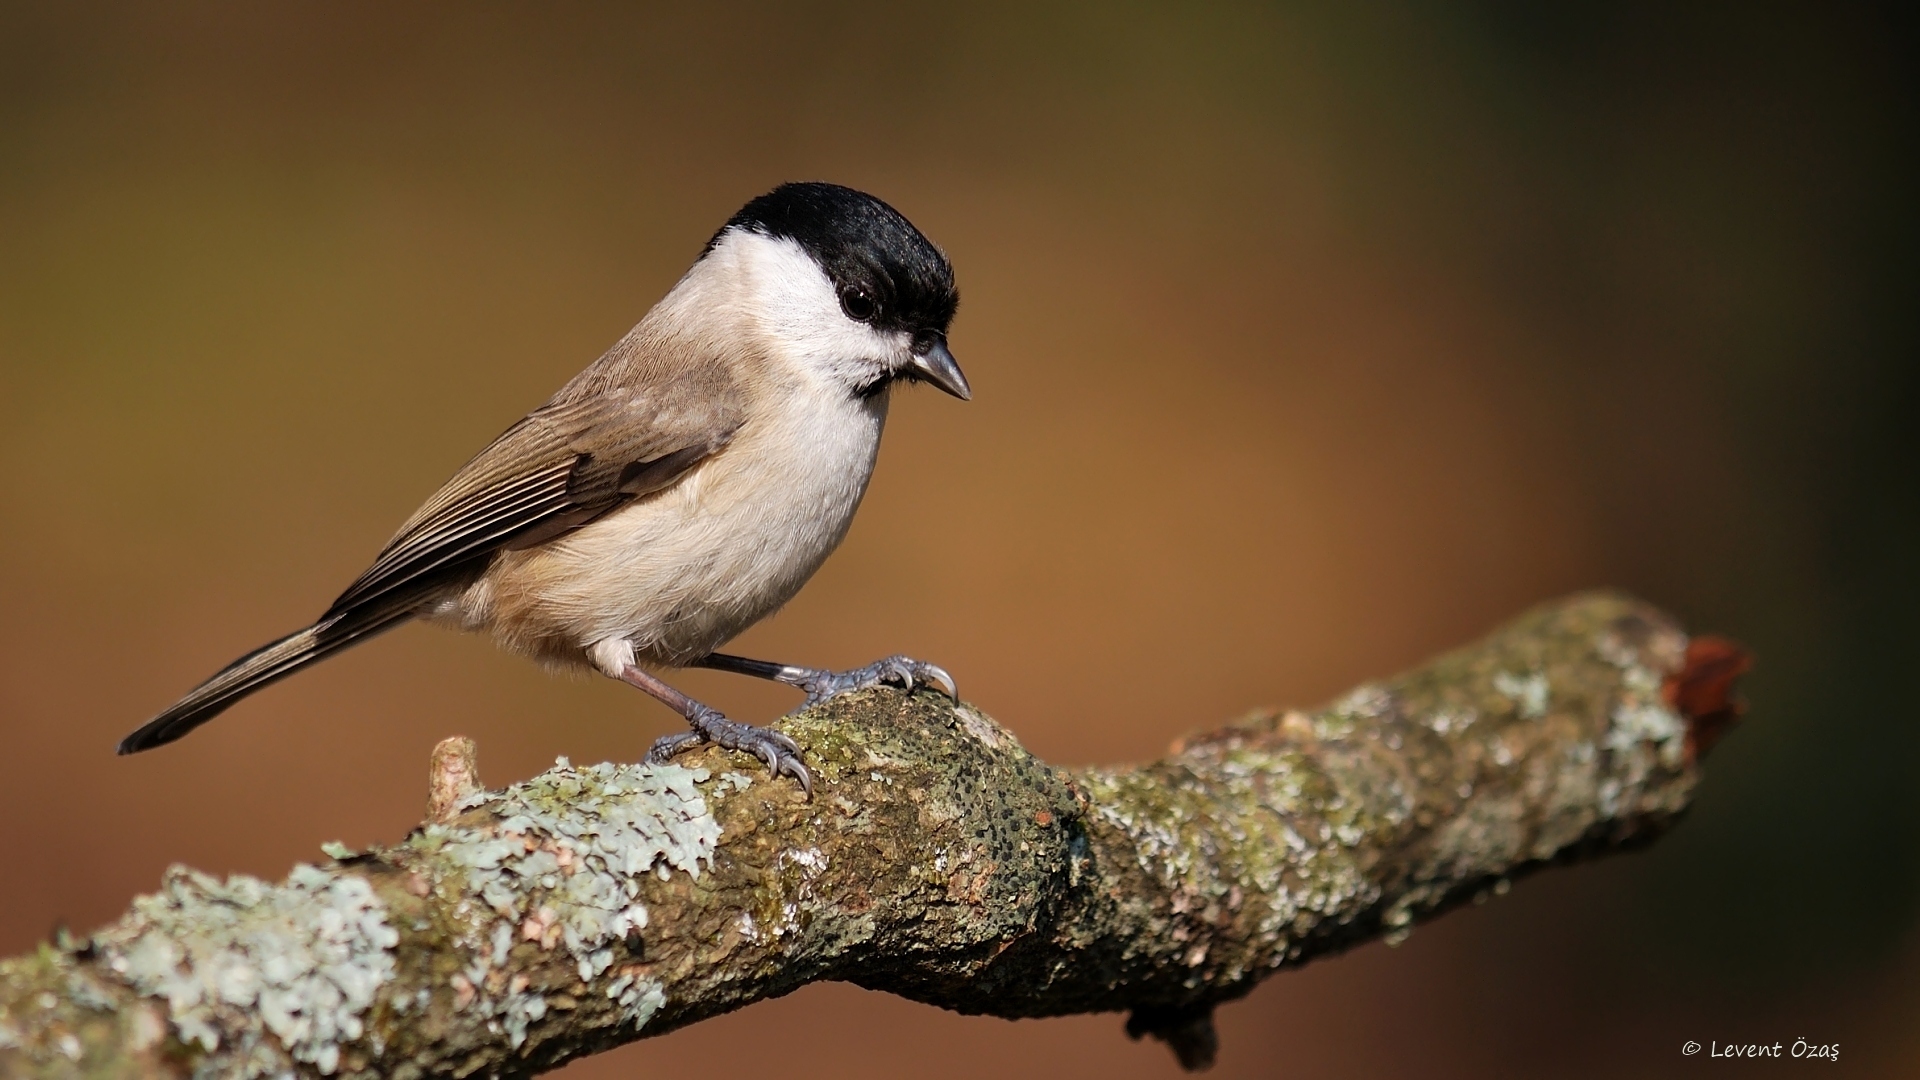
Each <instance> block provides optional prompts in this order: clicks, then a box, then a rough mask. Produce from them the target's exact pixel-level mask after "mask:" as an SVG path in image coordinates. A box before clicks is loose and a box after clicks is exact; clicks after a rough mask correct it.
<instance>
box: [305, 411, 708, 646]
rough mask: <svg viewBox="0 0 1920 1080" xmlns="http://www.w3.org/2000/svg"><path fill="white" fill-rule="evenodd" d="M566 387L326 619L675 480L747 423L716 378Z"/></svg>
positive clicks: (508, 436)
mask: <svg viewBox="0 0 1920 1080" xmlns="http://www.w3.org/2000/svg"><path fill="white" fill-rule="evenodd" d="M570 389H571V388H570ZM716 390H718V391H719V392H716ZM565 394H566V392H564V391H563V396H562V397H561V398H556V400H555V401H554V402H553V403H550V404H548V405H546V406H543V407H542V408H540V409H536V410H535V411H533V412H532V413H529V414H528V415H527V416H526V418H525V419H523V420H521V421H520V422H519V423H517V424H515V425H513V426H512V427H510V428H508V429H507V430H506V431H505V432H504V433H503V434H502V435H501V436H500V437H499V438H497V439H495V440H494V441H493V442H492V443H491V444H490V445H489V446H488V447H487V448H486V449H485V450H482V451H480V453H479V454H477V455H475V456H474V458H473V460H471V461H469V462H467V463H466V465H464V466H462V467H461V469H460V471H459V472H458V473H456V474H454V477H453V479H451V480H449V481H447V483H446V485H445V486H444V487H442V488H441V489H440V490H439V491H438V492H437V493H435V495H434V496H433V497H432V498H430V499H428V500H427V502H426V505H424V506H422V507H421V508H420V509H419V510H418V511H416V512H415V513H414V515H413V517H412V518H411V519H409V520H408V521H407V523H406V524H405V525H403V526H401V527H400V531H399V533H397V534H396V535H395V536H394V538H393V539H392V540H391V541H389V542H388V543H387V546H386V548H385V549H384V550H382V551H381V552H380V555H379V557H378V558H376V559H375V560H374V562H373V565H372V566H369V567H368V568H367V570H366V572H365V573H363V574H361V575H360V578H359V580H357V581H355V582H354V583H353V584H352V585H351V586H349V587H348V588H347V591H346V592H344V593H341V594H340V598H339V599H337V600H335V601H334V602H333V606H332V607H331V608H329V609H327V613H326V614H325V615H323V616H321V622H322V623H325V622H327V621H328V620H330V619H335V618H338V617H339V616H342V615H345V614H347V613H349V612H351V611H354V610H356V609H363V608H367V607H370V606H372V607H385V606H387V604H386V601H389V600H393V599H397V594H406V593H411V592H414V591H415V589H416V587H417V586H423V585H426V584H428V583H430V582H438V581H440V580H443V579H444V578H445V577H446V576H448V575H450V574H453V573H455V572H456V571H458V570H460V569H463V568H466V567H470V566H471V565H473V564H474V563H476V562H478V561H480V560H483V559H485V558H487V557H489V556H491V555H492V554H493V553H494V552H496V551H499V550H501V549H502V548H508V547H526V546H529V545H530V544H533V543H538V542H540V541H541V540H546V539H551V538H552V537H554V536H556V535H559V534H560V533H563V532H566V531H567V530H569V529H575V528H579V527H580V526H581V525H584V524H586V523H587V522H589V521H592V520H593V519H594V518H596V517H599V516H600V515H602V514H604V513H606V512H607V511H609V510H612V509H613V508H614V507H616V506H619V505H620V504H621V503H623V502H626V501H627V500H629V499H632V498H635V497H637V496H640V495H645V494H647V493H648V492H651V491H657V490H659V489H660V488H663V487H665V486H667V485H668V484H671V483H672V482H673V481H674V480H676V479H678V478H679V477H680V476H682V475H683V474H685V472H686V471H687V470H688V469H690V468H692V467H693V466H694V465H696V464H698V463H699V462H700V461H702V460H704V459H706V458H707V457H709V456H711V455H712V454H713V453H715V452H716V451H718V450H719V449H720V448H721V447H723V446H725V445H726V444H727V441H728V440H729V439H731V438H732V437H733V433H734V432H735V431H736V430H738V428H739V426H740V417H741V408H740V403H739V399H738V396H737V395H736V394H733V393H731V392H727V390H726V388H724V387H716V386H714V385H713V383H712V382H711V381H710V380H695V381H693V385H685V384H682V385H674V384H673V383H672V382H668V383H667V384H666V385H659V386H652V387H637V388H636V387H607V388H596V389H595V390H594V391H593V392H592V393H591V394H590V395H589V396H585V397H579V398H576V399H574V400H566V398H565Z"/></svg>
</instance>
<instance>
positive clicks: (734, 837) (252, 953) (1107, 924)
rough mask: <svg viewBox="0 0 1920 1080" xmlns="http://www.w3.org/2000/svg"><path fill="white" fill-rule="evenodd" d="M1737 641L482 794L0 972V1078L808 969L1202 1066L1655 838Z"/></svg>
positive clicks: (911, 721)
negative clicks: (1122, 720)
mask: <svg viewBox="0 0 1920 1080" xmlns="http://www.w3.org/2000/svg"><path fill="white" fill-rule="evenodd" d="M1744 665H1745V657H1744V654H1743V653H1741V652H1740V651H1739V650H1738V649H1737V647H1733V646H1730V645H1727V644H1726V643H1723V642H1717V641H1715V640H1713V639H1701V640H1698V641H1694V642H1691V643H1690V642H1689V641H1688V639H1687V638H1686V637H1685V635H1684V634H1682V633H1681V631H1680V630H1679V629H1678V628H1677V626H1676V625H1675V624H1674V623H1673V622H1672V621H1671V620H1670V619H1669V618H1667V617H1666V616H1664V615H1662V614H1661V613H1659V612H1657V611H1655V610H1654V609H1652V608H1650V607H1647V606H1646V605H1644V604H1641V603H1639V602H1637V601H1634V600H1632V599H1629V598H1626V597H1622V596H1619V595H1615V594H1589V595H1585V596H1579V597H1574V598H1571V599H1569V600H1566V601H1562V602H1559V603H1556V604H1552V605H1549V606H1546V607H1543V608H1541V609H1538V610H1536V611H1534V612H1532V613H1530V614H1528V615H1526V616H1524V617H1522V618H1520V619H1519V620H1517V621H1515V622H1514V623H1512V624H1511V625H1509V626H1507V627H1506V628H1504V629H1502V630H1501V631H1499V632H1498V633H1496V634H1495V635H1493V636H1492V637H1490V638H1488V639H1486V640H1485V641H1482V642H1480V643H1478V644H1476V645H1473V646H1470V647H1468V648H1466V649H1463V650H1461V651H1459V652H1456V653H1453V654H1450V655H1448V656H1444V657H1441V658H1440V659H1438V660H1435V661H1433V662H1432V663H1430V664H1428V665H1426V666H1425V667H1423V668H1420V669H1418V670H1416V671H1413V672H1411V673H1409V674H1407V675H1404V676H1401V677H1400V678H1397V679H1394V680H1391V681H1388V682H1381V683H1369V684H1367V685H1364V686H1361V687H1360V688H1358V689H1356V690H1354V691H1352V692H1351V693H1349V694H1347V695H1346V696H1345V697H1343V698H1341V699H1340V700H1339V701H1337V702H1335V703H1333V704H1332V705H1330V706H1328V707H1326V708H1324V709H1322V710H1320V711H1319V712H1316V713H1311V714H1309V713H1302V712H1287V713H1272V712H1264V713H1258V714H1255V715H1253V716H1251V717H1248V718H1247V719H1245V720H1242V721H1240V722H1239V723H1236V724H1233V725H1231V726H1228V727H1224V728H1221V729H1220V730H1218V731H1213V732H1209V733H1207V734H1204V735H1200V736H1196V737H1193V738H1189V739H1187V740H1184V742H1183V743H1182V744H1180V745H1176V747H1175V748H1174V752H1173V753H1172V755H1171V756H1169V757H1167V758H1165V759H1163V760H1161V761H1158V762H1155V763H1153V764H1150V765H1145V766H1141V767H1138V768H1123V769H1087V770H1075V771H1068V770H1061V769H1055V768H1052V767H1050V766H1048V765H1047V764H1045V763H1044V762H1041V761H1040V760H1038V759H1036V758H1034V757H1033V756H1032V755H1030V754H1028V753H1027V752H1026V751H1025V750H1023V749H1021V747H1020V745H1019V744H1018V743H1017V742H1015V741H1014V739H1013V737H1012V736H1011V735H1009V734H1008V733H1007V732H1006V731H1005V730H1004V729H1002V728H1000V727H999V726H998V725H997V724H995V723H994V722H993V721H992V720H990V719H988V718H987V717H986V716H984V715H982V714H981V713H979V712H978V711H976V710H974V709H973V708H971V707H969V706H966V705H954V704H952V703H950V702H948V701H946V700H945V699H943V698H941V697H938V696H937V695H934V694H930V693H920V694H913V695H903V694H900V693H897V692H892V691H872V692H867V693H862V694H855V695H848V696H846V697H843V698H840V699H836V700H835V701H833V702H831V703H829V704H827V705H825V706H823V707H820V708H816V709H813V710H811V711H809V712H806V713H804V714H801V715H798V716H794V717H791V718H789V719H788V720H787V721H785V724H784V728H785V730H786V731H787V732H788V733H789V734H791V735H792V736H793V737H794V738H795V739H797V740H798V741H799V742H800V744H801V745H802V746H805V747H806V748H807V760H808V763H809V764H810V765H811V766H812V767H813V768H814V769H815V775H816V776H817V778H818V779H817V785H816V795H815V797H814V799H813V801H811V802H806V801H803V800H802V798H801V795H800V792H799V789H798V787H797V786H796V785H794V784H791V783H785V782H778V781H775V780H772V779H770V778H768V777H767V776H766V774H765V773H764V772H762V771H761V770H760V769H759V768H758V767H757V765H755V764H754V763H750V762H747V761H744V760H741V759H740V758H739V755H736V754H730V753H727V752H724V751H719V750H715V749H707V750H704V751H701V752H698V753H692V754H688V755H686V756H685V757H683V758H682V759H681V761H682V764H678V765H672V766H666V767H649V766H644V765H612V764H605V765H596V766H591V767H573V766H569V765H567V764H566V763H565V762H564V761H562V762H561V763H560V764H559V765H557V766H556V767H555V768H554V769H553V770H551V771H549V772H547V773H544V774H542V775H540V776H537V777H534V778H533V779H531V780H528V781H526V782H524V783H520V784H516V785H514V786H512V787H510V788H507V789H506V790H504V791H495V792H489V791H484V790H480V789H479V787H478V782H477V778H476V777H475V776H474V775H473V759H472V752H471V744H467V745H466V746H464V747H462V746H460V745H458V744H453V745H447V744H443V746H442V747H441V748H440V749H439V750H437V751H436V754H435V761H436V767H435V782H434V785H433V810H432V813H431V814H430V818H431V820H430V822H429V823H428V824H425V825H423V826H422V827H421V828H419V829H416V830H415V831H414V833H413V834H412V835H410V836H408V837H407V838H406V839H405V840H403V841H402V842H401V843H399V844H397V845H395V846H393V847H389V848H380V849H375V850H372V851H367V852H362V853H358V854H354V853H350V852H346V851H344V850H338V849H335V850H331V851H330V852H329V854H330V855H332V856H333V859H332V861H331V862H330V863H329V864H328V865H325V866H322V867H309V866H300V867H297V868H295V870H294V872H293V873H292V874H291V875H290V876H289V877H288V878H287V880H286V881H284V882H282V883H279V884H268V883H266V882H262V881H259V880H257V879H253V878H249V877H245V876H235V877H231V878H228V879H227V880H225V881H219V880H216V879H214V878H211V877H209V876H206V875H203V874H200V873H198V872H195V871H192V870H187V869H184V868H175V869H174V870H171V871H169V872H168V874H167V877H166V880H165V883H164V884H163V885H162V887H161V890H160V891H159V892H158V893H155V894H153V895H150V896H143V897H140V898H139V899H137V900H135V901H134V904H133V908H132V910H131V911H130V912H128V913H127V914H126V915H125V916H123V917H122V918H121V919H120V920H119V921H118V922H116V923H114V924H112V925H111V926H108V927H106V928H105V929H103V930H101V931H99V932H98V933H96V934H95V935H93V936H92V937H91V938H90V939H88V940H86V941H84V942H79V941H74V940H71V939H66V938H64V937H63V938H62V939H61V940H58V941H56V942H54V943H51V944H48V945H46V946H43V947H42V948H40V949H39V950H38V951H37V952H35V953H33V954H31V955H27V956H23V957H18V958H15V959H12V960H8V961H6V962H4V964H0V1073H4V1074H6V1075H9V1076H11V1075H16V1074H18V1073H25V1072H31V1073H32V1074H34V1075H41V1074H44V1075H52V1076H61V1075H72V1076H81V1075H86V1076H104V1075H128V1076H165V1077H174V1076H267V1075H279V1074H283V1073H286V1072H289V1071H291V1072H294V1073H297V1074H302V1075H313V1074H319V1075H336V1076H367V1077H372V1076H381V1077H394V1078H399V1080H409V1078H416V1077H439V1076H456V1077H458V1076H472V1075H487V1076H496V1075H497V1076H520V1075H527V1074H531V1073H535V1072H539V1071H541V1070H544V1069H548V1068H551V1067H553V1066H556V1065H558V1064H560V1063H562V1062H564V1061H567V1060H569V1059H572V1058H576V1057H580V1056H582V1055H585V1054H591V1053H594V1052H596V1051H598V1050H603V1049H607V1048H609V1047H612V1046H616V1045H619V1044H621V1043H625V1042H628V1041H631V1040H633V1039H637V1038H642V1037H645V1036H649V1035H656V1034H660V1033H662V1032H665V1031H670V1030H672V1029H674V1028H677V1027H680V1026H682V1025H685V1024H691V1023H694V1022H696V1021H699V1020H703V1019H705V1018H707V1017H710V1016H715V1015H718V1014H720V1013H723V1012H727V1011H729V1010H732V1009H737V1008H739V1007H741V1006H743V1005H746V1004H749V1003H751V1002H754V1001H758V1000H762V999H764V998H769V997H775V996H778V995H780V994H784V993H787V992H788V991H791V990H794V989H796V988H798V987H800V986H802V985H805V984H807V983H810V982H815V981H819V980H823V979H834V980H844V981H848V982H853V983H857V984H859V985H862V986H866V987H870V988H873V989H880V990H888V991H891V992H893V993H897V994H902V995H904V996H907V997H910V998H913V999H915V1000H918V1001H924V1002H927V1003H929V1004H933V1005H939V1006H941V1007H944V1008H949V1009H956V1010H959V1011H962V1012H970V1013H989V1014H993V1015H997V1016H1007V1017H1022V1016H1051V1015H1060V1014H1064V1013H1081V1012H1098V1011H1120V1010H1125V1011H1130V1012H1131V1014H1132V1015H1131V1019H1130V1020H1129V1021H1128V1023H1127V1030H1128V1032H1129V1033H1130V1034H1133V1035H1134V1036H1136V1037H1138V1036H1140V1035H1143V1034H1151V1035H1154V1036H1156V1037H1158V1038H1161V1039H1163V1040H1165V1041H1167V1042H1168V1043H1169V1044H1170V1045H1171V1046H1172V1048H1173V1049H1174V1051H1175V1052H1176V1053H1177V1054H1178V1055H1179V1056H1180V1059H1181V1061H1182V1062H1183V1063H1184V1064H1186V1065H1187V1066H1188V1067H1190V1068H1197V1067H1204V1066H1205V1065H1206V1064H1208V1063H1209V1062H1210V1061H1211V1059H1212V1054H1213V1047H1214V1034H1213V1028H1212V1023H1211V1015H1212V1010H1213V1007H1214V1006H1215V1005H1217V1004H1218V1003H1220V1002H1222V1001H1228V1000H1231V999H1234V998H1237V997H1239V996H1241V995H1243V994H1245V993H1247V992H1248V991H1249V990H1251V989H1252V988H1253V987H1254V985H1255V984H1257V983H1258V982H1259V981H1260V980H1261V979H1263V978H1265V977H1266V976H1267V975H1268V974H1270V973H1271V972H1273V971H1275V970H1278V969H1281V968H1286V967H1293V966H1297V965H1300V964H1303V963H1305V962H1306V961H1308V960H1310V959H1313V958H1314V957H1318V956H1326V955H1330V954H1332V953H1336V952H1338V951H1340V950H1342V949H1345V948H1347V947H1349V946H1351V945H1354V944H1356V943H1358V942H1361V941H1365V940H1367V939H1370V938H1373V937H1376V936H1385V937H1386V938H1387V940H1389V941H1397V940H1398V939H1399V938H1403V937H1405V936H1406V934H1408V933H1409V932H1410V931H1411V929H1412V927H1413V925H1414V924H1415V923H1416V922H1417V921H1419V920H1421V919H1423V918H1427V917H1430V916H1432V915H1434V914H1437V913H1438V912H1440V911H1443V910H1445V909H1446V908H1448V907H1450V906H1452V905H1454V904H1457V903H1460V902H1462V901H1464V900H1468V899H1471V898H1474V897H1476V896H1479V895H1481V894H1483V893H1485V892H1487V891H1490V890H1491V891H1495V892H1498V891H1504V889H1505V886H1506V883H1507V881H1508V880H1510V879H1512V878H1514V877H1516V876H1518V875H1521V874H1524V873H1527V872H1529V871H1531V870H1534V869H1537V868H1539V867H1542V866H1545V865H1548V864H1551V863H1555V862H1561V861H1566V860H1570V859H1574V858H1581V857H1585V856H1589V855H1594V854H1599V853H1602V852H1605V851H1611V850H1615V849H1619V848H1623V847H1628V846H1631V845H1634V844H1637V843H1641V842H1644V841H1646V840H1648V839H1650V838H1652V837H1653V836H1655V835H1657V834H1658V833H1660V832H1661V831H1662V830H1663V829H1665V828H1666V827H1667V826H1668V825H1669V824H1671V823H1672V821H1673V820H1674V819H1675V817H1676V816H1677V815H1679V814H1680V813H1681V812H1682V811H1683V810H1684V809H1685V808H1686V806H1687V803H1688V799H1689V797H1690V795H1691V793H1692V791H1693V788H1694V785H1695V784H1696V783H1697V781H1698V779H1699V772H1698V769H1697V766H1696V759H1697V758H1698V756H1699V755H1700V753H1702V752H1704V750H1705V749H1706V745H1707V743H1708V742H1709V741H1710V740H1711V739H1712V738H1713V737H1715V736H1716V735H1717V734H1718V733H1719V732H1720V731H1722V730H1724V728H1725V727H1726V726H1727V723H1728V722H1729V721H1730V720H1731V718H1732V717H1733V716H1734V715H1735V714H1736V713H1737V705H1736V704H1735V703H1733V702H1732V700H1731V698H1730V685H1731V682H1732V679H1733V678H1734V677H1735V676H1736V675H1738V674H1739V672H1740V671H1742V670H1744Z"/></svg>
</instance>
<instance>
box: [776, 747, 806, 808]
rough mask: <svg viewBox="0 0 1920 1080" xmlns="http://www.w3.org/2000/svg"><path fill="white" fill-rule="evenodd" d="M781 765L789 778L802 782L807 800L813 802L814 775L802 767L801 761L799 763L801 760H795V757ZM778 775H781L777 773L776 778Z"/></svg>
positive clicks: (802, 788) (782, 762)
mask: <svg viewBox="0 0 1920 1080" xmlns="http://www.w3.org/2000/svg"><path fill="white" fill-rule="evenodd" d="M780 765H781V771H783V773H787V774H789V776H793V778H795V780H799V782H801V790H803V792H806V799H808V801H812V798H814V774H812V773H808V771H806V767H804V765H801V761H799V759H793V757H789V759H785V761H781V763H780ZM778 774H780V773H776V776H778Z"/></svg>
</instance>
